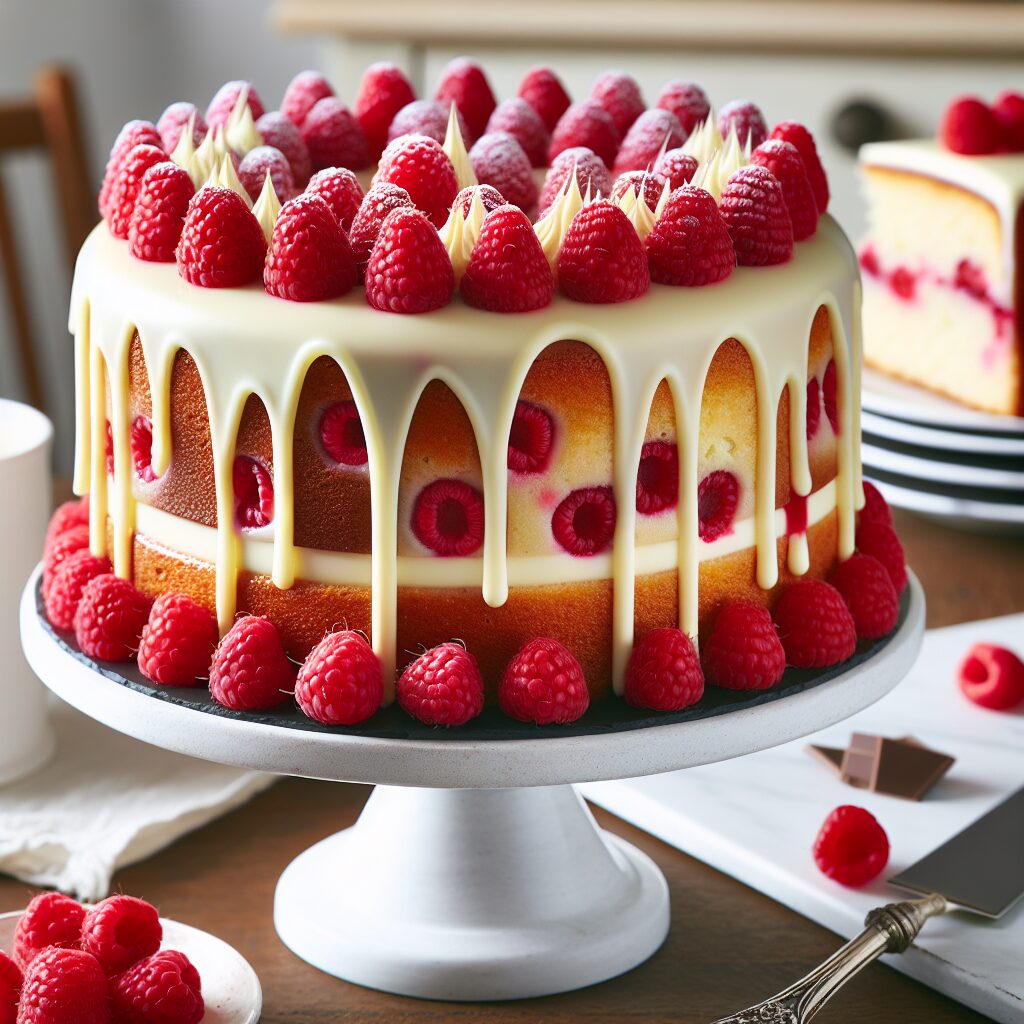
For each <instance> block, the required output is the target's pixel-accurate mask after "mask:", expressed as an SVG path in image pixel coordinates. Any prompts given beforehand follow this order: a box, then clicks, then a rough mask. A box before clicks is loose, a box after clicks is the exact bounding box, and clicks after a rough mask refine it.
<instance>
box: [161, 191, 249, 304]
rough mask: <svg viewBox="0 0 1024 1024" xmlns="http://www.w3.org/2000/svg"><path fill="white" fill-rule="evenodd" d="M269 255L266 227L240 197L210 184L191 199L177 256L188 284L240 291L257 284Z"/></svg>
mask: <svg viewBox="0 0 1024 1024" xmlns="http://www.w3.org/2000/svg"><path fill="white" fill-rule="evenodd" d="M266 252H267V240H266V239H265V238H264V237H263V228H261V227H260V224H259V221H258V220H256V218H255V217H254V216H253V215H252V211H251V210H250V209H249V208H248V207H247V206H246V205H245V202H244V201H243V200H242V197H241V196H239V195H236V193H234V192H232V191H231V189H229V188H221V187H220V186H219V185H207V186H205V187H203V188H201V189H200V190H199V191H198V192H197V193H196V194H195V195H194V196H193V197H192V201H191V202H190V203H189V204H188V213H187V214H186V215H185V226H184V228H183V229H182V232H181V240H180V241H179V242H178V252H177V259H178V273H179V274H180V275H181V276H182V277H183V278H184V279H185V280H186V281H188V282H189V284H195V285H199V286H200V287H201V288H240V287H241V286H242V285H244V284H249V283H250V282H252V281H256V280H258V279H259V277H260V275H261V274H262V272H263V261H264V258H265V257H266Z"/></svg>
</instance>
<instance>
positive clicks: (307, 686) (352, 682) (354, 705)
mask: <svg viewBox="0 0 1024 1024" xmlns="http://www.w3.org/2000/svg"><path fill="white" fill-rule="evenodd" d="M295 699H296V701H297V702H298V705H299V707H300V708H302V710H303V712H304V713H305V714H306V715H308V716H309V717H310V718H312V719H313V720H314V721H317V722H322V723H323V724H324V725H358V723H359V722H364V721H366V719H367V718H369V717H370V716H371V715H372V714H373V713H374V712H375V711H376V710H377V709H378V708H379V707H380V705H381V701H382V700H383V699H384V682H383V678H382V675H381V667H380V659H379V658H378V657H377V655H376V654H374V653H373V650H372V649H371V648H370V645H369V644H368V643H367V642H366V639H365V638H364V637H363V636H362V634H360V633H356V632H354V631H353V630H351V629H346V630H340V631H338V632H337V633H328V634H327V636H325V637H324V638H323V640H321V641H320V643H318V644H317V645H316V647H314V648H313V650H312V651H310V652H309V656H308V657H307V658H306V661H305V663H304V664H303V666H302V668H300V669H299V675H298V678H297V679H296V680H295Z"/></svg>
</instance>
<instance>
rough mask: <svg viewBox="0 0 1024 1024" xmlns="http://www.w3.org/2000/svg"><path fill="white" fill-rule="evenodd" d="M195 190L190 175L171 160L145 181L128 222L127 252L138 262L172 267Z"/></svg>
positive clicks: (158, 165) (149, 173) (154, 169)
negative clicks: (144, 261)
mask: <svg viewBox="0 0 1024 1024" xmlns="http://www.w3.org/2000/svg"><path fill="white" fill-rule="evenodd" d="M194 194H195V187H194V186H193V184H192V179H191V178H190V177H189V174H188V171H186V170H185V169H184V168H183V167H179V166H178V165H177V164H173V163H171V162H170V161H169V160H163V161H161V162H160V163H156V164H153V166H152V167H150V168H149V170H147V171H146V173H145V174H144V175H143V177H142V183H141V185H140V187H139V193H138V196H137V198H136V200H135V206H134V208H133V209H132V215H131V219H130V220H129V222H128V251H129V252H130V253H131V254H132V255H133V256H134V257H135V258H136V259H137V260H148V261H150V262H154V263H173V262H174V254H175V250H176V249H177V248H178V240H179V239H180V238H181V231H182V228H183V227H184V226H185V214H186V213H188V204H189V203H190V202H191V201H192V196H193V195H194Z"/></svg>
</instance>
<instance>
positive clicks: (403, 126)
mask: <svg viewBox="0 0 1024 1024" xmlns="http://www.w3.org/2000/svg"><path fill="white" fill-rule="evenodd" d="M448 114H449V108H448V107H447V106H445V105H444V104H443V103H440V102H438V101H437V100H413V102H412V103H407V104H406V105H405V106H404V107H402V109H401V110H399V111H398V113H397V114H395V116H394V117H393V118H392V120H391V124H390V125H389V126H388V144H389V145H390V143H392V142H394V141H395V139H398V138H401V137H402V136H403V135H426V136H427V138H429V139H433V140H434V141H435V142H438V143H442V144H443V143H444V137H445V133H446V132H447V130H448ZM455 115H456V117H457V119H458V122H459V133H460V134H461V135H462V138H463V140H468V139H469V138H470V134H469V128H468V127H467V126H466V120H465V118H464V117H463V116H462V114H461V113H460V112H459V110H458V108H457V107H456V110H455Z"/></svg>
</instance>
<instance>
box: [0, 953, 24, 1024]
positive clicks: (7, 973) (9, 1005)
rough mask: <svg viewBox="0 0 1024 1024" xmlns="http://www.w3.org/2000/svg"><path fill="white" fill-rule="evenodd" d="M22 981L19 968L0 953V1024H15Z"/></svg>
mask: <svg viewBox="0 0 1024 1024" xmlns="http://www.w3.org/2000/svg"><path fill="white" fill-rule="evenodd" d="M23 981H24V979H23V978H22V975H21V968H20V967H19V966H18V965H17V964H16V963H15V962H14V961H13V960H12V959H11V958H10V957H9V956H8V955H7V954H6V953H4V952H2V951H0V1024H15V1021H16V1020H17V1017H18V996H19V995H20V994H21V986H22V983H23Z"/></svg>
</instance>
